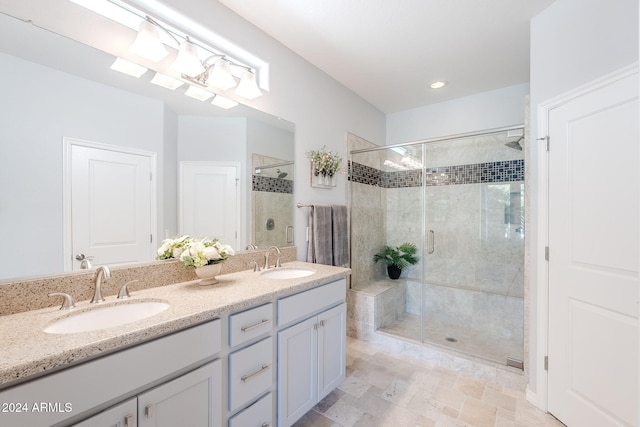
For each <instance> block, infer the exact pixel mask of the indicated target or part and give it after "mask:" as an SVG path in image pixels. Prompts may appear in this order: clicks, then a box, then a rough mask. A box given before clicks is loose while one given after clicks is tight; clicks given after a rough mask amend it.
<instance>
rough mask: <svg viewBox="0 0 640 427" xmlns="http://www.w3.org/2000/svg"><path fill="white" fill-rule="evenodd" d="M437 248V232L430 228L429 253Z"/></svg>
mask: <svg viewBox="0 0 640 427" xmlns="http://www.w3.org/2000/svg"><path fill="white" fill-rule="evenodd" d="M435 250H436V233H435V232H434V231H433V230H429V237H428V239H427V253H428V254H432V253H433V252H434V251H435Z"/></svg>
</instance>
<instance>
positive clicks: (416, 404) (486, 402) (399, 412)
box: [294, 338, 564, 427]
mask: <svg viewBox="0 0 640 427" xmlns="http://www.w3.org/2000/svg"><path fill="white" fill-rule="evenodd" d="M294 426H295V427H351V426H355V427H382V426H389V427H414V426H420V427H431V426H438V427H441V426H442V427H449V426H452V427H453V426H455V427H469V426H473V427H485V426H486V427H509V426H513V427H529V426H536V427H538V426H552V427H563V426H564V425H563V424H562V423H560V422H559V421H557V420H556V419H555V418H553V417H552V416H551V415H548V414H545V413H543V412H542V411H540V410H538V409H536V408H535V407H534V406H532V405H531V404H530V403H529V402H527V401H526V400H525V397H524V393H523V392H521V391H516V390H510V389H506V388H503V387H502V386H500V385H497V384H490V383H486V382H482V381H478V380H476V379H473V378H470V377H467V376H464V375H461V374H458V373H456V372H454V371H450V370H446V369H443V368H438V367H434V366H431V365H429V364H428V363H426V362H424V361H420V360H417V359H413V358H409V357H406V356H403V355H402V354H393V353H391V352H388V351H386V350H385V349H384V348H382V347H380V346H378V345H376V344H372V343H367V342H364V341H360V340H357V339H353V338H347V379H346V380H345V381H344V382H343V383H342V385H340V386H339V387H338V388H337V389H336V390H334V391H333V392H332V393H331V394H329V395H328V396H327V397H326V398H325V399H323V400H322V401H321V402H320V403H319V404H318V405H316V406H315V407H314V408H313V409H312V410H311V411H309V412H308V413H307V414H306V415H305V416H303V417H302V418H301V419H300V420H299V421H298V422H297V423H296V424H294Z"/></svg>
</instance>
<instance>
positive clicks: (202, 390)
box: [138, 360, 222, 427]
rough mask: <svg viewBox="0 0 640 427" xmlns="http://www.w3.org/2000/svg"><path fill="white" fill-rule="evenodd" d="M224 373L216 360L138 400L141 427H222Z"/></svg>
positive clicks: (141, 396)
mask: <svg viewBox="0 0 640 427" xmlns="http://www.w3.org/2000/svg"><path fill="white" fill-rule="evenodd" d="M221 384H222V371H221V362H220V360H216V361H215V362H212V363H209V364H208V365H205V366H203V367H202V368H198V369H196V370H195V371H192V372H189V373H188V374H185V375H183V376H181V377H178V378H176V379H175V380H173V381H169V382H168V383H166V384H163V385H161V386H158V387H156V388H154V389H152V390H150V391H148V392H146V393H143V394H140V395H139V396H138V425H139V427H175V426H181V427H220V425H221V422H222V395H221V393H222V389H221Z"/></svg>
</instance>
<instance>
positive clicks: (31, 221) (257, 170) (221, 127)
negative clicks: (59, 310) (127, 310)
mask: <svg viewBox="0 0 640 427" xmlns="http://www.w3.org/2000/svg"><path fill="white" fill-rule="evenodd" d="M16 3H20V2H18V1H16ZM66 3H70V2H66ZM3 7H4V6H3ZM7 7H8V6H7ZM0 12H2V13H0V69H2V70H3V79H2V81H0V93H2V96H1V97H0V114H2V122H3V125H2V126H1V127H0V183H2V187H1V189H0V237H1V238H2V241H3V244H2V245H0V259H1V260H2V262H0V281H6V280H13V279H18V278H24V277H32V276H41V275H48V274H58V273H62V272H64V271H70V270H71V269H70V268H69V265H70V263H73V262H75V261H72V260H70V259H65V256H64V253H65V251H64V250H63V249H65V242H66V241H68V237H67V235H68V233H69V230H68V229H67V228H68V226H66V225H65V220H66V219H65V216H66V214H65V206H66V204H68V202H69V201H68V200H65V198H66V199H68V198H69V197H70V196H69V194H67V191H66V190H65V186H64V184H63V183H64V181H65V177H64V176H63V175H64V171H63V160H64V159H63V157H64V156H65V154H64V140H65V139H69V138H72V139H75V140H80V141H89V142H91V143H96V144H106V145H109V146H119V147H127V148H130V149H132V150H140V151H143V152H147V153H153V154H154V156H155V170H156V174H157V176H156V179H155V186H156V189H155V192H154V194H153V198H155V200H153V202H154V203H155V206H156V217H155V218H150V219H149V221H150V224H153V234H154V239H155V242H154V244H153V247H156V248H157V247H158V246H159V244H160V242H161V241H162V240H163V239H164V238H167V237H174V236H177V235H179V234H181V232H182V231H183V230H180V214H179V212H178V205H179V203H180V200H181V194H180V179H179V178H178V177H179V173H180V169H181V164H183V163H189V162H192V163H193V162H210V163H211V162H214V163H215V162H220V163H222V164H234V165H238V168H239V169H238V170H239V175H238V183H239V189H238V197H239V199H238V200H239V201H238V211H237V212H238V229H237V232H236V234H237V239H236V243H235V246H236V247H235V249H236V250H245V249H246V248H247V246H248V245H256V246H257V247H258V248H265V247H267V246H269V245H272V244H273V245H278V246H290V245H291V244H292V242H293V228H292V226H293V210H294V205H293V170H294V168H293V159H294V140H295V137H294V124H293V123H291V122H288V121H286V120H283V119H281V118H276V117H272V116H269V115H267V114H265V113H263V112H260V111H257V110H255V109H252V108H249V107H247V106H244V105H242V104H240V105H238V106H237V107H235V108H233V109H230V110H224V109H220V108H218V107H216V106H214V105H211V103H210V102H200V101H198V100H195V99H192V98H188V97H186V96H184V94H183V93H184V90H183V91H182V93H180V92H177V91H176V92H173V91H169V90H167V89H164V88H162V87H158V86H155V85H152V84H150V83H149V80H150V79H151V77H152V75H150V76H143V77H141V78H139V79H135V78H132V77H130V76H126V75H124V74H120V73H117V72H115V71H112V70H110V65H111V64H112V63H113V61H114V57H113V56H112V55H109V54H107V53H105V52H102V51H101V50H97V49H95V48H93V47H90V46H88V45H87V44H85V43H81V42H79V41H77V40H74V39H73V38H71V37H69V36H68V34H67V35H66V36H61V35H60V34H57V31H51V28H49V29H43V28H41V27H42V25H40V23H38V25H32V24H30V23H28V22H24V17H23V16H20V18H21V19H16V18H15V17H13V16H11V14H12V13H11V12H10V11H6V10H0ZM63 15H64V11H61V12H59V13H56V14H52V18H51V19H55V17H56V16H58V17H62V16H63ZM60 19H63V18H60ZM64 19H66V20H69V17H68V16H65V18H64ZM70 25H73V23H70ZM54 28H55V26H54ZM92 36H93V37H98V36H99V35H97V34H93V35H92ZM114 212H117V209H114ZM201 237H205V236H201ZM206 237H216V236H206ZM153 258H154V253H153V251H150V252H149V259H148V260H140V261H152V260H153ZM96 264H98V263H96ZM73 269H75V267H74V268H73Z"/></svg>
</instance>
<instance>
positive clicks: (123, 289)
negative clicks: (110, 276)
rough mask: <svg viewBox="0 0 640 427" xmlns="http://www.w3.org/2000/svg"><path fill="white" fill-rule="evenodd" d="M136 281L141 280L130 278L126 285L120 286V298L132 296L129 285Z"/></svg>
mask: <svg viewBox="0 0 640 427" xmlns="http://www.w3.org/2000/svg"><path fill="white" fill-rule="evenodd" d="M135 282H139V280H130V281H128V282H127V283H125V284H124V285H122V287H121V288H120V292H118V299H127V298H129V297H130V296H131V294H130V293H129V289H128V288H127V286H129V285H130V284H132V283H135Z"/></svg>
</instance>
